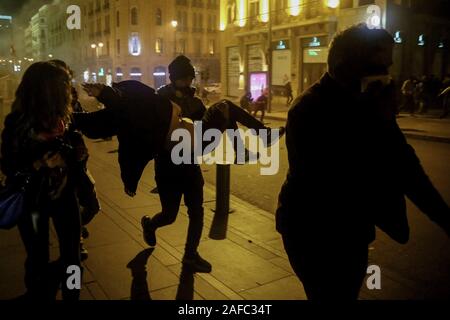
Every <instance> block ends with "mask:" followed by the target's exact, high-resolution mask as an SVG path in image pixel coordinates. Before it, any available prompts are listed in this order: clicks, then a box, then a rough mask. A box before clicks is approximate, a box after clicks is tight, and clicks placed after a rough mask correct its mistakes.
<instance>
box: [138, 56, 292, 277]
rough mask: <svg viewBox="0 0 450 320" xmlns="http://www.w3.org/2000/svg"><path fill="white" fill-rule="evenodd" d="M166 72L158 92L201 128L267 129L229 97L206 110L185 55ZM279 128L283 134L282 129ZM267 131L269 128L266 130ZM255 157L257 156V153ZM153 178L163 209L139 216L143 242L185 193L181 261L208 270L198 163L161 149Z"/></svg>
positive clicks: (151, 240) (152, 240)
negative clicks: (179, 161) (186, 223)
mask: <svg viewBox="0 0 450 320" xmlns="http://www.w3.org/2000/svg"><path fill="white" fill-rule="evenodd" d="M169 74H170V81H171V83H170V84H168V85H166V86H164V87H162V88H160V89H159V90H158V95H160V96H163V97H165V98H167V99H169V100H170V101H172V102H174V103H176V104H177V105H179V106H180V107H181V117H184V118H189V119H191V120H192V121H203V126H204V130H207V129H208V128H218V129H220V130H221V131H222V132H223V131H224V130H225V129H227V128H233V129H237V128H238V126H237V122H239V123H242V124H244V125H245V126H247V127H248V128H253V129H255V130H258V131H259V129H269V128H267V127H265V126H264V124H263V123H261V122H259V121H256V120H255V119H254V118H253V117H251V116H250V115H249V114H248V113H247V112H245V111H244V110H242V109H241V108H239V107H238V106H236V105H234V104H233V103H231V102H230V101H228V100H223V101H221V102H219V103H216V104H214V105H213V106H211V107H210V108H209V109H208V110H206V107H205V106H204V105H203V102H202V101H201V100H200V99H199V98H197V97H196V96H195V88H193V87H191V84H192V81H193V80H194V78H195V70H194V67H193V66H192V64H191V62H190V60H189V59H188V58H187V57H185V56H178V57H177V58H175V59H174V61H172V63H171V64H170V65H169ZM258 131H257V132H258ZM281 131H282V132H281V134H283V132H284V128H283V129H282V130H281ZM269 132H271V131H270V130H269ZM269 139H270V138H269ZM234 145H235V146H237V145H238V143H236V141H235V143H234ZM245 153H246V154H245V155H244V158H245V159H246V160H247V159H249V158H250V156H251V155H250V153H249V152H248V150H246V151H245ZM255 156H256V157H257V155H255ZM236 158H238V156H237V157H236ZM155 179H156V184H157V188H158V192H159V196H160V200H161V206H162V212H160V213H158V214H156V215H155V216H154V217H153V218H151V217H150V216H144V217H143V218H142V221H141V223H142V228H143V230H144V239H145V241H146V242H147V244H148V245H150V246H154V245H155V244H156V229H158V228H160V227H163V226H166V225H169V224H172V223H173V222H174V221H175V219H176V217H177V214H178V210H179V206H180V202H181V197H182V196H184V201H185V204H186V206H187V208H188V215H189V227H188V235H187V240H186V246H185V255H184V258H183V264H184V266H186V267H188V268H189V269H191V270H193V271H196V272H210V271H211V264H210V263H209V262H207V261H206V260H205V259H203V258H202V257H201V256H200V255H199V254H198V251H197V248H198V246H199V243H200V238H201V234H202V229H203V211H204V210H203V185H204V180H203V176H202V172H201V169H200V166H199V165H197V164H181V165H175V164H174V163H173V162H172V159H171V155H170V152H162V153H160V154H158V156H157V157H156V162H155Z"/></svg>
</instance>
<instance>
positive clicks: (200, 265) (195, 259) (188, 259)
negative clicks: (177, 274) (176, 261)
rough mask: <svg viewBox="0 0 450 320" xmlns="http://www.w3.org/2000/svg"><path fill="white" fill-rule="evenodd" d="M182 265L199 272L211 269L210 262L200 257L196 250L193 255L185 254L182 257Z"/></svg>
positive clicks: (208, 271) (207, 271) (206, 271)
mask: <svg viewBox="0 0 450 320" xmlns="http://www.w3.org/2000/svg"><path fill="white" fill-rule="evenodd" d="M183 267H185V268H187V269H188V270H190V271H192V272H200V273H210V272H211V270H212V266H211V264H210V263H209V262H208V261H206V260H205V259H203V258H202V257H200V255H199V254H198V252H196V253H195V255H193V256H187V255H185V256H184V257H183Z"/></svg>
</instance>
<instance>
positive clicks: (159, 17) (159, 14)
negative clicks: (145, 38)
mask: <svg viewBox="0 0 450 320" xmlns="http://www.w3.org/2000/svg"><path fill="white" fill-rule="evenodd" d="M156 25H157V26H162V11H161V9H160V8H157V9H156Z"/></svg>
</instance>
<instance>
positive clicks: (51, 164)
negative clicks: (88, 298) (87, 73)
mask: <svg viewBox="0 0 450 320" xmlns="http://www.w3.org/2000/svg"><path fill="white" fill-rule="evenodd" d="M69 106H70V79H69V76H68V74H67V72H65V71H64V70H63V69H61V68H60V67H58V66H56V65H54V64H52V63H49V62H38V63H35V64H33V65H31V66H30V67H29V68H28V69H27V71H26V72H25V74H24V75H23V78H22V81H21V83H20V85H19V87H18V89H17V92H16V99H15V101H14V103H13V108H12V110H13V111H12V112H11V113H10V114H9V115H8V116H7V117H6V119H5V127H4V130H3V132H2V146H1V154H2V158H1V169H2V171H3V173H4V174H5V175H6V176H7V181H6V183H7V184H8V183H11V184H14V183H19V185H21V184H22V182H21V181H19V180H17V177H18V175H20V176H22V175H24V174H25V175H27V176H29V181H30V184H29V185H28V186H27V187H26V194H25V201H26V203H25V209H24V211H23V212H22V213H21V215H20V218H19V221H18V228H19V232H20V236H21V238H22V241H23V243H24V246H25V250H26V253H27V258H26V262H25V286H26V288H27V293H26V295H25V297H26V298H30V299H32V300H55V299H56V293H57V288H58V286H59V285H60V284H61V286H62V296H63V299H65V300H78V298H79V293H80V291H79V290H78V289H72V290H71V288H68V287H67V285H66V283H67V277H68V276H69V275H68V274H67V272H66V270H67V268H68V267H69V266H77V267H79V268H80V269H79V270H82V269H81V265H80V247H79V244H80V214H79V209H78V203H77V199H76V189H77V184H78V177H79V176H80V173H81V172H82V170H83V164H82V161H83V155H82V154H78V153H77V152H76V151H75V150H76V149H77V148H78V144H79V141H80V136H79V135H78V134H77V133H76V132H73V131H70V130H69V129H68V125H69V123H70V110H69ZM50 218H51V219H52V220H53V225H54V227H55V230H56V233H57V235H58V242H59V250H60V258H59V262H58V263H57V264H49V219H50ZM55 265H56V266H57V268H53V266H55Z"/></svg>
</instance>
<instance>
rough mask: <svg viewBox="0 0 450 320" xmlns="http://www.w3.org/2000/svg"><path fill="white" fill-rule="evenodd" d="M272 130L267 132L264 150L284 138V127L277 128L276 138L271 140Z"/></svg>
mask: <svg viewBox="0 0 450 320" xmlns="http://www.w3.org/2000/svg"><path fill="white" fill-rule="evenodd" d="M272 130H273V129H270V130H269V134H268V135H267V143H266V148H269V147H271V146H272V145H273V144H275V143H276V142H277V141H278V140H280V139H281V137H282V136H284V134H285V133H286V128H285V127H279V128H277V130H278V137H277V138H275V139H272Z"/></svg>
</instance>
